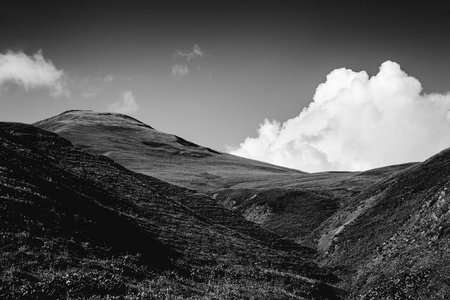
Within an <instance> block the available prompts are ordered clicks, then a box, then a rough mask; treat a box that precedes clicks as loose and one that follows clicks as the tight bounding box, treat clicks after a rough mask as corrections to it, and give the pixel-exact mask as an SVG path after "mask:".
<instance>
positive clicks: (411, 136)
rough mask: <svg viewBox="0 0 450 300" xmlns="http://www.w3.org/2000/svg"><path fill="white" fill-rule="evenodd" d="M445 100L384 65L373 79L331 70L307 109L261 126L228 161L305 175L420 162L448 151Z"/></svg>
mask: <svg viewBox="0 0 450 300" xmlns="http://www.w3.org/2000/svg"><path fill="white" fill-rule="evenodd" d="M449 110H450V94H422V86H421V84H420V82H419V81H418V80H417V79H415V78H414V77H411V76H409V75H407V74H406V73H405V72H404V71H402V70H401V68H400V66H399V65H398V64H397V63H395V62H391V61H386V62H385V63H383V64H382V65H381V67H380V70H379V72H378V74H377V75H375V76H373V77H369V76H368V74H367V73H366V72H365V71H361V72H354V71H352V70H349V69H345V68H342V69H336V70H334V71H332V72H331V73H330V74H329V75H328V76H327V79H326V82H325V83H322V84H320V85H319V86H318V87H317V90H316V93H315V95H314V99H313V102H311V103H310V105H309V106H308V107H307V108H305V109H303V111H302V112H301V113H300V115H299V116H297V117H295V118H293V119H290V120H288V121H286V122H284V123H283V124H281V123H279V122H277V121H268V120H265V121H264V123H263V124H261V126H260V128H259V130H258V137H256V138H252V137H249V138H247V139H246V140H245V141H244V142H243V143H241V144H240V147H239V148H238V149H237V150H235V151H232V152H231V153H232V154H235V155H239V156H243V157H247V158H252V159H257V160H262V161H266V162H269V163H274V164H278V165H282V166H287V167H291V168H297V169H301V170H304V171H309V172H317V171H327V170H364V169H369V168H374V167H379V166H384V165H391V164H397V163H403V162H410V161H422V160H424V159H426V158H428V157H429V156H431V155H433V154H435V153H436V152H438V151H440V150H442V149H444V148H447V147H450V114H449Z"/></svg>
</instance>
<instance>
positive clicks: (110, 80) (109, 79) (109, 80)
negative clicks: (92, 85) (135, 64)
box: [103, 74, 114, 83]
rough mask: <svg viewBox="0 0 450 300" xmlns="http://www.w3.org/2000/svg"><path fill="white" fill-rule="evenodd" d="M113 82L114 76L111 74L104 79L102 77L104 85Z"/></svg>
mask: <svg viewBox="0 0 450 300" xmlns="http://www.w3.org/2000/svg"><path fill="white" fill-rule="evenodd" d="M113 80H114V76H112V75H111V74H108V75H106V76H105V77H103V82H104V83H109V82H112V81H113Z"/></svg>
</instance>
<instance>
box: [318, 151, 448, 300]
mask: <svg viewBox="0 0 450 300" xmlns="http://www.w3.org/2000/svg"><path fill="white" fill-rule="evenodd" d="M449 188H450V150H449V149H447V150H445V151H443V152H441V153H439V154H437V155H435V156H433V157H431V158H430V159H428V160H427V161H425V162H423V163H421V164H418V165H415V166H412V167H411V168H409V169H406V170H404V171H402V172H400V173H398V174H396V175H394V176H392V177H391V178H389V179H387V180H385V181H383V182H380V183H378V184H375V185H373V186H372V187H370V188H368V189H367V190H366V191H364V192H362V193H361V194H360V195H358V196H357V197H355V198H354V199H352V204H351V205H349V206H348V208H347V211H346V213H342V215H341V218H336V219H334V223H333V222H332V225H330V226H329V227H328V229H329V230H330V231H333V230H336V229H339V228H342V229H341V230H340V232H338V233H336V235H335V236H334V239H333V241H332V243H331V245H330V248H329V249H328V255H327V257H325V259H324V262H326V264H328V265H330V266H334V267H335V268H336V270H337V271H340V272H341V274H346V276H348V277H347V283H348V285H349V286H352V287H353V289H354V290H355V291H356V292H355V298H358V299H360V298H362V299H448V297H449V296H450V289H449V284H450V281H448V279H447V275H446V274H449V269H448V265H449V263H450V261H449V259H450V257H449V250H450V249H449V246H448V245H449V235H448V233H449V228H450V223H449V215H450V213H449V195H448V192H449ZM355 213H356V214H357V216H356V217H355V218H353V219H349V218H348V217H349V216H351V215H352V214H355Z"/></svg>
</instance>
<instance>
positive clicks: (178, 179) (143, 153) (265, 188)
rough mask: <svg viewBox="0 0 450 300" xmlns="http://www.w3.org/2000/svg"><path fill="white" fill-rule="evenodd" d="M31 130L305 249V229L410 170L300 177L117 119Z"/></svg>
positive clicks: (70, 116) (310, 238) (99, 116)
mask: <svg viewBox="0 0 450 300" xmlns="http://www.w3.org/2000/svg"><path fill="white" fill-rule="evenodd" d="M36 125H37V126H38V127H41V128H43V129H46V130H49V131H53V132H55V133H58V134H59V135H61V136H63V137H65V138H67V139H68V140H70V141H71V142H73V143H74V144H75V145H77V146H79V147H81V148H83V149H84V150H86V151H88V152H90V153H94V154H104V155H107V156H108V157H110V158H112V159H113V160H114V161H116V162H118V163H120V164H121V165H123V166H125V167H127V168H129V169H130V170H133V171H136V172H140V173H143V174H147V175H151V176H155V177H157V178H159V179H162V180H165V181H168V182H172V183H175V184H177V185H181V186H185V187H189V188H193V189H195V190H197V191H199V192H202V193H205V194H208V195H211V196H213V198H214V199H216V200H217V201H218V202H221V203H222V204H224V205H225V206H226V207H228V208H231V209H237V210H238V211H239V212H241V214H242V215H244V216H245V217H246V218H247V219H248V220H251V221H253V222H256V223H258V224H260V225H261V226H263V227H264V228H267V229H270V230H272V231H274V232H276V233H278V234H281V235H283V236H286V237H289V238H292V239H295V240H297V241H299V242H304V243H308V244H309V245H311V246H313V247H314V246H315V245H316V243H317V241H316V240H317V239H318V237H319V233H318V232H317V231H313V230H314V229H317V228H318V227H319V226H320V225H321V224H322V223H323V222H324V221H325V220H327V219H328V218H329V217H330V216H332V215H333V214H334V213H336V212H337V211H338V209H339V208H340V207H343V206H345V205H346V203H347V199H349V198H351V197H352V196H354V195H356V194H357V193H359V192H360V191H361V190H363V189H364V188H366V187H367V186H369V185H371V184H373V183H375V182H377V181H379V180H380V179H383V178H386V177H388V176H390V175H392V174H394V173H396V172H398V171H399V170H402V169H404V168H407V167H409V166H410V165H400V166H393V167H386V168H380V169H375V170H371V171H368V172H355V173H352V172H324V173H316V174H308V173H304V172H300V171H297V170H292V169H286V168H282V167H278V166H274V165H270V164H266V163H262V162H258V161H254V160H249V159H244V158H240V157H236V156H232V155H229V154H226V153H219V152H216V151H214V150H211V149H208V148H205V147H201V146H199V145H196V144H193V143H191V142H189V141H186V140H184V139H182V138H180V137H177V136H174V135H171V134H167V133H163V132H160V131H158V130H155V129H153V128H152V127H150V126H148V125H146V124H143V123H141V122H140V121H137V120H135V119H133V118H130V117H128V116H125V115H121V114H111V113H96V112H92V111H68V112H64V113H62V114H60V115H58V116H55V117H52V118H49V119H46V120H43V121H40V122H38V123H36ZM311 231H313V234H310V232H311Z"/></svg>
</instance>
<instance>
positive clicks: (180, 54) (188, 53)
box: [173, 44, 203, 61]
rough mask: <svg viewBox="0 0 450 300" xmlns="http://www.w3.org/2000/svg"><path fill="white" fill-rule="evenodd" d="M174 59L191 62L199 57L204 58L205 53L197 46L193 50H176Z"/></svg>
mask: <svg viewBox="0 0 450 300" xmlns="http://www.w3.org/2000/svg"><path fill="white" fill-rule="evenodd" d="M173 57H174V58H175V59H176V58H184V59H186V60H187V61H191V60H193V59H194V58H197V57H203V51H202V50H201V49H200V47H199V46H198V45H197V44H195V45H194V47H193V48H192V50H184V51H183V50H176V51H175V54H174V55H173Z"/></svg>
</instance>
